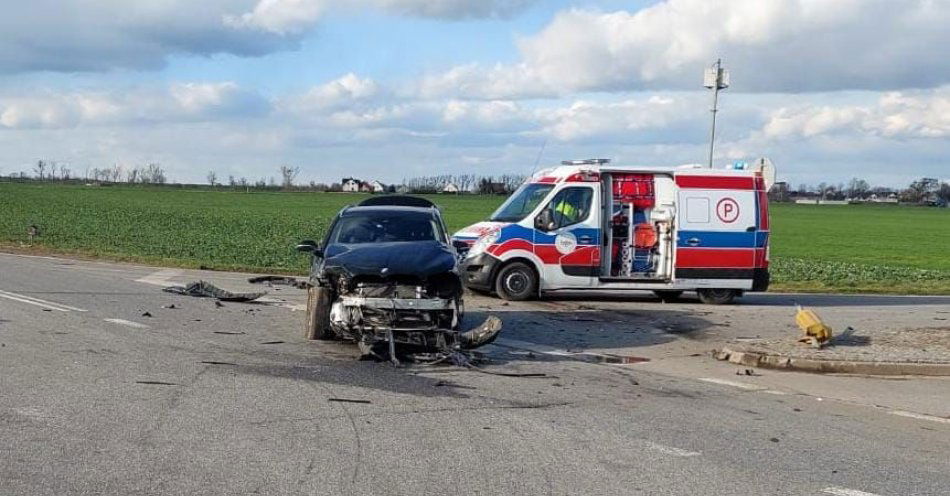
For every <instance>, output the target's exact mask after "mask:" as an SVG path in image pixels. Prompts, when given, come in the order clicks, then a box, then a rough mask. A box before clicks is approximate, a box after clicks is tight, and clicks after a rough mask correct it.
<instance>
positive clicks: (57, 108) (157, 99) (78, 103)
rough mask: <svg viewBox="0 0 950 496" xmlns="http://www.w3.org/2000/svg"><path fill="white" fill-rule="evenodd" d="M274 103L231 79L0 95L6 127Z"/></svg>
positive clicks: (174, 116)
mask: <svg viewBox="0 0 950 496" xmlns="http://www.w3.org/2000/svg"><path fill="white" fill-rule="evenodd" d="M268 108H269V103H268V102H267V101H266V100H265V99H264V98H263V97H261V96H260V95H258V94H256V93H254V92H251V91H247V90H244V89H242V88H240V87H239V86H238V85H237V84H235V83H232V82H222V83H175V84H172V85H170V86H168V87H167V88H133V89H130V90H126V91H112V92H93V91H89V92H84V91H74V92H60V93H56V92H51V91H46V92H41V93H39V94H32V95H25V96H24V95H21V96H0V129H2V128H20V129H24V128H74V127H79V126H106V125H117V124H125V125H130V124H135V123H160V122H193V121H210V120H220V119H228V118H229V119H233V118H238V117H253V116H261V115H264V114H266V113H267V111H268Z"/></svg>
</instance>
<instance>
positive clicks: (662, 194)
mask: <svg viewBox="0 0 950 496" xmlns="http://www.w3.org/2000/svg"><path fill="white" fill-rule="evenodd" d="M563 164H564V165H562V166H559V167H555V168H552V169H547V170H543V171H541V172H538V173H537V174H534V175H533V176H532V177H531V178H530V179H529V180H528V181H526V182H525V183H524V184H523V185H522V186H521V187H520V188H519V189H518V190H517V191H515V192H514V193H513V194H512V195H511V197H509V198H508V199H507V200H506V201H505V203H503V204H502V205H501V207H499V208H498V210H496V211H495V213H494V214H492V216H491V217H490V218H489V220H488V221H486V222H481V223H478V224H475V225H472V226H469V227H467V228H465V229H462V230H461V231H459V232H457V233H456V234H455V235H454V236H453V240H454V242H455V244H456V245H457V246H459V247H460V248H463V249H464V248H467V252H466V253H465V254H464V256H463V260H462V267H461V269H462V278H463V281H464V282H465V284H466V285H467V286H468V287H469V288H472V289H474V290H480V291H483V292H494V293H496V294H498V295H499V296H500V297H502V298H505V299H512V300H522V299H528V298H533V297H536V296H539V295H540V294H542V293H546V292H553V291H560V290H571V291H576V290H600V291H603V290H651V291H654V292H655V293H656V294H657V295H658V296H660V297H661V298H664V299H674V298H676V297H678V296H679V295H680V294H682V292H684V291H696V292H697V293H698V294H699V297H700V299H701V300H703V301H705V302H708V303H727V302H729V301H731V300H732V299H733V298H734V297H736V296H740V295H741V294H742V293H743V292H745V291H765V290H766V289H767V288H768V283H769V272H768V242H769V214H768V198H767V191H768V188H769V187H771V182H772V181H773V179H774V169H773V168H772V167H771V163H770V162H768V160H765V159H761V160H759V161H757V162H756V164H754V165H753V166H752V167H748V166H745V167H743V166H741V165H740V166H734V167H732V168H730V169H726V170H720V169H708V168H704V167H700V166H694V165H691V166H680V167H665V168H657V167H653V168H647V167H629V166H615V165H611V164H609V161H607V160H603V159H598V160H584V161H571V162H564V163H563Z"/></svg>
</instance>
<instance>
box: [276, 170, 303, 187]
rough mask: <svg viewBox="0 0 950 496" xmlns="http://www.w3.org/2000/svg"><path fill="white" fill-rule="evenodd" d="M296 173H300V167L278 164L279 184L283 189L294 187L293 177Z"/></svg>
mask: <svg viewBox="0 0 950 496" xmlns="http://www.w3.org/2000/svg"><path fill="white" fill-rule="evenodd" d="M297 174H300V167H291V166H289V165H282V166H280V177H281V185H282V186H283V187H284V189H291V188H293V187H294V179H296V178H297Z"/></svg>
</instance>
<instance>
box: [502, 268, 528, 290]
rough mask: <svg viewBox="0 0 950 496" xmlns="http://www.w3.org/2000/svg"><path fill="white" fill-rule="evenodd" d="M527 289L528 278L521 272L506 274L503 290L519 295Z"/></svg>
mask: <svg viewBox="0 0 950 496" xmlns="http://www.w3.org/2000/svg"><path fill="white" fill-rule="evenodd" d="M527 287H528V278H527V277H526V276H525V275H524V274H522V273H521V272H514V273H511V274H508V277H506V278H505V288H507V289H508V291H510V292H512V293H521V292H522V291H524V290H525V289H526V288H527Z"/></svg>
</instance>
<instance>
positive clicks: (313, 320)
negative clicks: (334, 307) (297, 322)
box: [304, 286, 333, 339]
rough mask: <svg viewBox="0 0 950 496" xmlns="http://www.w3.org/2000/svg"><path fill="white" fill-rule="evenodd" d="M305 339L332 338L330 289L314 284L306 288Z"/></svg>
mask: <svg viewBox="0 0 950 496" xmlns="http://www.w3.org/2000/svg"><path fill="white" fill-rule="evenodd" d="M304 335H305V337H306V338H307V339H332V338H333V333H332V332H331V331H330V290H329V289H327V288H323V287H320V286H314V287H311V288H310V289H308V290H307V322H306V325H305V326H304Z"/></svg>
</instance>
